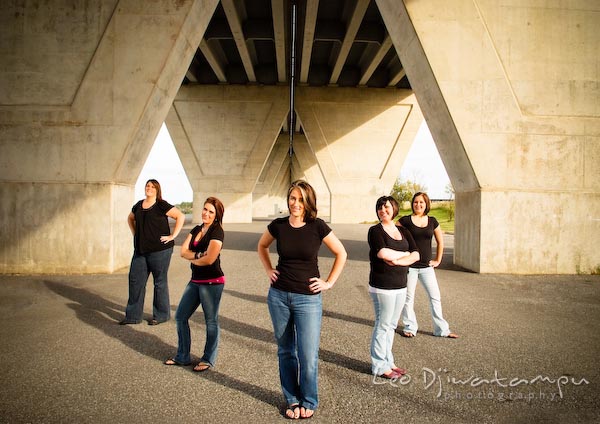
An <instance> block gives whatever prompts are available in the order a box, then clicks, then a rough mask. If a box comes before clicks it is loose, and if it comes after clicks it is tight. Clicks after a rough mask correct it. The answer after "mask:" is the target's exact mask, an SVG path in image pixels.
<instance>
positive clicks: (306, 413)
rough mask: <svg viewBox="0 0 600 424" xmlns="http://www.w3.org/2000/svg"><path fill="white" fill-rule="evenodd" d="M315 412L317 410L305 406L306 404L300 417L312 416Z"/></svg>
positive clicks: (301, 409)
mask: <svg viewBox="0 0 600 424" xmlns="http://www.w3.org/2000/svg"><path fill="white" fill-rule="evenodd" d="M314 413H315V411H313V410H312V409H308V408H305V407H304V406H303V407H302V408H300V418H304V419H306V418H312V416H313V415H314Z"/></svg>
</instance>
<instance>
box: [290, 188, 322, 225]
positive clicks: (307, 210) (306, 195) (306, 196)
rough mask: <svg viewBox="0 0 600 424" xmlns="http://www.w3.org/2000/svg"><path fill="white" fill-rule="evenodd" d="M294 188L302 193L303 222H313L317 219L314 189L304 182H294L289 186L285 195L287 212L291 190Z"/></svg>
mask: <svg viewBox="0 0 600 424" xmlns="http://www.w3.org/2000/svg"><path fill="white" fill-rule="evenodd" d="M295 188H297V189H298V190H300V193H302V199H303V202H304V222H311V221H314V220H315V219H317V194H316V193H315V189H314V188H312V186H311V185H310V184H309V183H307V182H306V181H304V180H296V181H294V182H293V183H292V184H291V185H290V188H289V189H288V194H287V200H288V211H289V209H290V194H292V190H293V189H295ZM290 213H291V211H290Z"/></svg>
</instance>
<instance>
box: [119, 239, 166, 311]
mask: <svg viewBox="0 0 600 424" xmlns="http://www.w3.org/2000/svg"><path fill="white" fill-rule="evenodd" d="M172 255H173V248H172V247H171V248H168V249H165V250H161V251H159V252H152V253H144V254H138V253H134V254H133V258H131V267H130V268H129V299H128V300H127V307H126V308H125V319H126V320H127V321H134V322H138V321H141V320H142V318H143V314H144V298H145V297H146V283H147V282H148V277H149V276H150V273H152V278H153V279H154V300H153V302H152V318H154V319H155V320H157V321H159V322H162V321H168V320H169V318H170V317H171V305H170V303H169V282H168V279H167V274H168V272H169V264H170V263H171V256H172Z"/></svg>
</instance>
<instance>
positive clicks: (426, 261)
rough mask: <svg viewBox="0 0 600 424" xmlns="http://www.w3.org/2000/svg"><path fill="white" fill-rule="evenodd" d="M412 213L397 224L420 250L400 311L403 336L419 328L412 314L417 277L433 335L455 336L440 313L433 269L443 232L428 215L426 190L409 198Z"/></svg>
mask: <svg viewBox="0 0 600 424" xmlns="http://www.w3.org/2000/svg"><path fill="white" fill-rule="evenodd" d="M411 207H412V215H406V216H403V217H402V218H400V224H402V226H403V227H404V228H406V229H407V230H408V231H410V233H411V234H412V236H413V238H414V239H415V242H416V243H417V246H418V247H419V251H420V252H421V259H419V260H418V261H417V262H415V263H414V264H412V265H411V266H410V268H409V270H408V282H407V291H406V303H405V305H404V311H403V312H402V322H403V324H404V330H403V331H402V335H403V336H404V337H414V336H416V335H417V330H418V328H419V326H418V324H417V316H416V314H415V308H414V303H415V290H416V288H417V280H418V281H421V284H423V287H424V288H425V291H426V292H427V296H428V297H429V307H430V309H431V317H432V319H433V335H434V336H439V337H448V338H451V339H456V338H458V335H456V334H455V333H452V332H451V331H450V326H449V325H448V323H447V322H446V320H445V319H444V317H443V315H442V299H441V294H440V288H439V286H438V282H437V278H436V276H435V271H434V268H436V267H437V266H438V265H439V264H440V262H441V261H442V255H443V253H444V233H443V232H442V229H441V228H440V225H439V223H438V221H437V219H435V218H434V217H432V216H429V215H427V214H428V213H429V210H430V209H431V200H430V199H429V196H428V195H427V194H426V193H423V192H418V193H415V195H414V196H413V198H412V205H411ZM433 237H435V241H436V244H437V249H436V255H435V258H432V249H431V242H432V240H433Z"/></svg>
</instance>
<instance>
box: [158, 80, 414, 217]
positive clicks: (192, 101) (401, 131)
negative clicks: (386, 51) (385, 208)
mask: <svg viewBox="0 0 600 424" xmlns="http://www.w3.org/2000/svg"><path fill="white" fill-rule="evenodd" d="M295 107H296V113H297V116H298V120H299V122H300V126H301V128H302V130H303V134H297V135H296V136H295V139H294V143H293V145H294V155H293V158H292V160H290V158H289V157H287V152H288V148H286V146H285V144H284V143H285V141H284V137H283V134H282V128H283V125H284V124H285V120H286V119H287V116H288V113H289V97H288V88H287V87H281V86H280V87H275V86H273V87H260V86H233V85H231V86H205V85H191V84H190V85H186V86H182V87H181V89H180V90H179V93H178V94H177V97H176V98H175V101H174V102H173V106H172V108H171V110H170V112H169V114H168V118H167V121H166V124H167V127H168V129H169V133H170V134H171V137H172V139H173V142H174V144H175V148H176V149H177V152H178V153H179V156H180V158H181V161H182V164H183V167H184V169H185V171H186V174H187V176H188V178H189V180H190V184H191V185H192V188H193V190H194V216H193V220H194V222H199V221H200V212H201V209H202V203H203V202H204V199H206V197H208V196H218V197H219V198H220V199H221V200H222V201H223V202H224V204H225V206H226V214H225V218H224V219H225V221H226V222H251V221H252V218H253V216H254V217H257V216H258V217H264V216H271V215H275V211H274V209H275V205H277V207H278V209H280V210H283V211H284V212H286V213H287V202H286V199H285V197H283V196H285V194H286V192H285V191H283V194H282V176H284V175H285V176H289V178H291V179H298V178H303V179H306V180H307V181H309V182H310V183H311V184H312V185H313V186H314V187H315V189H316V190H317V194H318V207H319V211H320V214H321V215H322V216H323V217H325V218H326V219H328V220H330V221H331V222H333V223H343V222H346V223H349V222H365V221H373V220H374V219H376V216H375V214H374V212H373V208H374V205H375V200H376V199H377V198H378V197H379V196H382V195H387V194H389V193H390V190H391V188H392V186H393V184H394V182H395V181H396V178H397V176H398V175H399V173H400V169H401V167H402V163H403V161H404V158H405V157H406V154H407V152H408V149H409V148H410V145H411V144H412V142H413V141H414V139H415V136H416V133H417V131H418V128H419V126H420V124H421V123H422V121H423V116H422V114H421V112H420V109H419V106H418V105H417V103H416V98H415V96H414V94H413V93H412V91H410V90H388V89H381V90H377V89H354V88H347V89H346V88H330V87H323V88H314V87H298V89H297V101H296V103H295ZM278 140H279V142H278ZM275 146H278V147H277V148H275ZM289 182H290V180H289V179H288V181H287V183H288V184H289ZM267 187H268V188H267ZM255 197H256V200H257V201H258V203H257V204H256V205H254V199H255ZM254 213H258V214H259V215H253V214H254ZM265 213H267V215H264V214H265Z"/></svg>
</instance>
